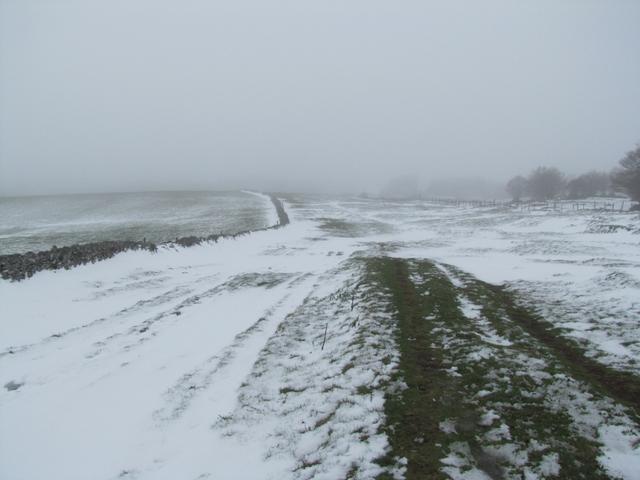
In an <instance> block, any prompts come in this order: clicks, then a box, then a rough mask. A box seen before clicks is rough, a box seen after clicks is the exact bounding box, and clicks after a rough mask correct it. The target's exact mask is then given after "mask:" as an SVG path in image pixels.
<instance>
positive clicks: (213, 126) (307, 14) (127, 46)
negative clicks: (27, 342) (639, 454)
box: [0, 0, 640, 195]
mask: <svg viewBox="0 0 640 480" xmlns="http://www.w3.org/2000/svg"><path fill="white" fill-rule="evenodd" d="M639 25H640V1H638V0H628V1H625V0H601V1H588V0H575V1H563V0H549V1H541V0H536V1H528V2H525V1H515V0H508V1H507V0H505V1H487V0H485V1H482V2H478V1H471V0H469V1H460V2H456V1H450V0H447V1H441V2H434V1H427V0H418V1H403V0H386V1H378V0H362V1H360V0H339V1H336V0H291V1H282V0H224V1H216V0H206V1H205V0H202V1H198V0H108V1H99V0H40V1H38V0H0V194H4V195H12V194H34V193H52V192H71V191H73V192H80V191H96V190H101V191H105V190H138V189H164V188H236V187H245V188H262V189H281V190H303V189H308V188H320V189H329V190H332V191H336V190H337V191H341V190H345V191H348V190H351V191H360V190H363V189H375V188H377V187H378V186H381V185H383V184H384V182H385V180H386V179H388V178H390V177H393V176H396V175H400V174H408V175H411V176H413V177H415V178H419V179H420V181H421V182H422V184H428V183H429V182H430V181H432V180H433V179H434V178H440V177H460V176H486V177H497V178H499V179H504V178H508V177H510V176H512V175H513V174H516V173H520V172H522V173H527V172H528V171H529V170H531V169H532V168H533V167H535V166H537V165H557V166H559V167H560V168H561V169H563V170H564V171H566V172H567V173H569V174H574V173H579V172H581V171H585V170H589V169H606V170H608V169H610V168H611V167H612V166H613V165H614V164H615V163H616V162H617V161H618V159H619V158H620V157H621V156H622V155H623V154H624V153H625V152H626V151H627V150H629V149H631V148H632V147H633V146H634V144H635V143H636V142H638V141H640V113H639V112H640V108H639V107H640V28H639Z"/></svg>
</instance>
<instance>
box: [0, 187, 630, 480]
mask: <svg viewBox="0 0 640 480" xmlns="http://www.w3.org/2000/svg"><path fill="white" fill-rule="evenodd" d="M286 206H287V209H288V213H289V215H290V216H291V217H292V223H291V224H290V225H288V226H287V227H285V228H281V229H277V230H269V231H262V232H255V233H253V234H250V235H246V236H243V237H239V238H237V239H225V240H221V241H219V242H218V243H211V244H203V245H199V246H195V247H191V248H181V247H170V248H169V247H167V248H161V249H160V250H159V251H158V252H157V253H150V252H145V251H135V252H127V253H123V254H120V255H117V256H116V257H114V258H112V259H110V260H106V261H103V262H99V263H96V264H91V265H85V266H81V267H78V268H75V269H72V270H68V271H56V272H40V273H38V274H36V275H35V276H34V277H32V278H30V279H28V280H25V281H23V282H8V281H0V299H1V303H0V478H2V479H7V480H39V479H43V480H44V479H47V480H51V479H60V480H75V479H78V480H80V479H82V480H86V479H92V480H100V479H171V480H176V479H185V480H189V479H193V480H195V479H219V480H226V479H230V480H231V479H233V480H235V479H251V480H259V479H265V480H266V479H278V480H280V479H326V480H330V479H345V478H354V479H371V478H416V479H417V478H425V476H424V474H425V472H427V471H430V470H429V469H431V470H433V471H434V472H435V473H434V475H436V474H437V475H436V476H432V477H429V478H454V479H458V478H459V479H486V478H489V479H491V478H514V479H515V478H518V479H519V478H527V479H534V478H627V479H634V478H640V474H638V472H640V434H639V432H640V429H639V427H638V418H637V414H636V411H635V409H636V404H634V403H633V401H627V400H626V397H624V394H620V396H618V393H620V392H618V391H617V390H615V389H614V388H609V387H610V385H609V384H608V383H606V381H605V380H603V381H600V380H602V379H601V378H596V376H595V375H594V377H593V378H592V377H591V376H589V375H590V374H589V372H587V373H585V370H584V369H581V367H580V365H577V363H578V362H576V361H575V359H574V358H570V359H567V358H565V357H563V356H562V353H561V352H560V350H559V349H558V348H556V347H557V346H556V345H549V344H547V343H546V340H545V336H544V335H542V334H540V332H538V331H534V330H532V329H530V328H529V327H527V326H526V325H524V324H523V323H522V318H521V317H522V315H517V314H516V313H517V312H516V310H513V309H516V308H521V309H526V312H530V313H531V315H533V316H535V315H539V316H540V317H541V318H544V319H545V321H547V322H548V323H549V325H550V328H560V327H562V328H561V330H558V332H559V333H558V335H561V336H562V338H566V341H567V342H575V345H576V346H577V347H576V348H578V347H579V348H580V350H579V352H580V353H581V354H583V355H584V358H586V359H588V360H589V361H591V362H594V364H595V363H596V362H597V364H598V365H603V368H609V369H616V370H612V371H619V372H622V373H624V374H628V375H631V376H633V377H632V378H636V377H635V376H636V375H637V374H638V369H639V368H640V367H638V364H636V361H639V360H640V345H639V340H640V339H639V338H637V337H636V336H637V335H638V333H637V328H636V329H635V330H632V329H631V324H632V323H633V322H634V321H635V322H636V323H637V320H638V319H639V318H640V317H639V316H638V315H637V314H638V310H637V309H638V302H639V296H638V292H639V291H640V290H639V288H638V286H639V285H640V254H639V253H638V251H640V249H638V251H636V250H634V248H635V249H637V248H638V246H639V240H640V235H638V234H637V229H640V222H638V220H637V218H636V217H633V216H631V215H629V214H627V215H622V214H620V218H618V219H616V222H617V223H616V225H618V224H619V225H622V226H623V227H624V228H623V227H620V228H618V227H611V228H609V227H608V226H607V225H608V224H607V223H606V222H605V221H604V220H601V219H600V220H598V219H597V218H593V217H587V216H580V217H571V216H566V217H558V218H556V217H553V216H549V215H546V214H542V213H541V214H540V215H534V214H531V213H526V214H524V213H523V214H517V215H516V214H513V213H511V212H495V211H490V210H488V209H487V210H482V209H475V210H471V209H469V210H464V211H463V210H461V209H458V210H456V209H453V208H449V209H445V208H442V207H435V206H430V205H428V204H417V203H410V204H387V203H383V202H374V201H360V200H358V201H356V200H332V199H311V198H303V197H300V198H295V197H289V198H288V199H287V203H286ZM625 222H626V223H625ZM603 225H604V226H603ZM572 229H573V230H572ZM589 229H591V230H589ZM634 229H636V230H634ZM611 230H613V232H611ZM571 232H574V233H575V235H574V236H575V238H574V237H571V238H567V237H566V234H567V233H569V234H570V233H571ZM616 239H617V242H618V243H617V244H616V243H615V241H614V240H616ZM610 245H614V247H611V248H610V247H609V246H610ZM615 245H617V246H615ZM532 265H534V266H537V268H536V269H535V270H534V273H529V267H530V266H532ZM581 269H587V271H588V273H589V275H588V276H585V275H584V271H585V270H581ZM482 280H484V281H486V282H490V283H484V282H483V281H482ZM491 284H500V285H502V287H501V288H504V291H503V290H500V291H499V292H498V291H497V290H495V291H494V290H493V289H492V288H493V287H492V286H491ZM503 295H504V296H503ZM512 298H513V302H514V304H516V303H517V307H516V306H513V309H511V303H509V302H511V300H510V299H512ZM528 302H529V303H528ZM408 306H410V308H409V307H408ZM507 307H508V308H507ZM523 311H524V310H523ZM514 312H516V313H514ZM518 312H519V310H518ZM581 312H582V313H584V315H582V316H581ZM585 312H587V313H585ZM585 324H588V325H585ZM528 328H529V329H528ZM574 364H575V365H574ZM416 365H421V367H420V368H419V369H417V367H416ZM630 378H631V377H630ZM425 386H428V387H429V388H431V390H429V388H424V387H425ZM623 393H624V392H623ZM425 395H430V396H428V397H427V396H425ZM461 396H463V397H461ZM427 398H428V401H429V403H426V402H425V401H423V400H425V399H427ZM425 405H433V408H428V409H425V407H424V406H425ZM462 407H464V408H462ZM415 413H421V416H420V417H419V418H418V417H411V415H413V414H415ZM417 425H419V426H420V428H422V430H420V432H418V433H417V434H416V433H415V432H413V431H411V428H415V427H416V426H417ZM410 427H411V428H410ZM585 471H589V472H591V474H592V475H591V476H588V475H587V476H584V475H585V474H584V472H585ZM565 472H566V474H565ZM569 472H571V474H570V473H569ZM563 475H564V476H563ZM567 475H569V476H567Z"/></svg>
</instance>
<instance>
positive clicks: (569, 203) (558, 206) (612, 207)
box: [424, 197, 634, 212]
mask: <svg viewBox="0 0 640 480" xmlns="http://www.w3.org/2000/svg"><path fill="white" fill-rule="evenodd" d="M424 200H426V201H427V202H431V203H435V204H438V205H451V206H456V207H480V208H510V209H517V210H519V211H521V212H524V211H532V210H554V211H559V212H564V211H566V212H568V211H583V210H589V211H602V212H626V211H629V210H630V209H631V207H632V206H633V205H634V202H632V201H630V200H628V199H622V198H606V199H594V200H591V199H588V200H548V201H543V202H540V201H533V200H526V201H519V202H516V201H510V200H461V199H455V198H443V197H429V198H425V199H424Z"/></svg>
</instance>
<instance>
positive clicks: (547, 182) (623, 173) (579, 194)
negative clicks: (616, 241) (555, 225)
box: [506, 144, 640, 202]
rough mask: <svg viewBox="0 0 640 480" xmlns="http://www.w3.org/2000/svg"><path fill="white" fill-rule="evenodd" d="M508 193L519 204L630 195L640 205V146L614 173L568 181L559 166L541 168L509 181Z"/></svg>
mask: <svg viewBox="0 0 640 480" xmlns="http://www.w3.org/2000/svg"><path fill="white" fill-rule="evenodd" d="M506 189H507V192H508V193H509V195H511V197H512V198H513V199H514V200H515V201H520V200H521V199H522V198H524V197H528V198H531V199H533V200H551V199H557V198H570V199H578V198H587V197H594V196H605V195H612V194H616V193H618V192H621V193H625V194H627V195H628V196H629V197H630V198H631V199H632V200H635V201H637V202H640V144H639V145H637V146H636V148H635V149H633V150H631V151H629V152H627V154H626V155H625V156H624V158H622V160H620V163H619V165H618V166H617V167H616V168H614V169H613V170H612V171H611V172H598V171H591V172H587V173H584V174H582V175H579V176H577V177H575V178H571V179H568V178H567V176H566V175H565V174H564V173H562V172H561V171H560V170H558V169H557V168H555V167H538V168H536V169H534V170H533V171H532V172H531V173H530V174H529V175H528V176H526V177H523V176H522V175H517V176H515V177H513V178H512V179H511V180H509V181H508V182H507V185H506Z"/></svg>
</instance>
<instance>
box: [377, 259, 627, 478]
mask: <svg viewBox="0 0 640 480" xmlns="http://www.w3.org/2000/svg"><path fill="white" fill-rule="evenodd" d="M447 269H448V268H441V267H438V266H436V265H435V264H433V263H432V262H429V261H424V260H404V259H394V258H387V257H382V258H373V259H370V260H368V276H369V278H368V281H376V282H378V283H380V284H381V285H382V286H383V287H384V288H385V289H386V290H387V291H389V293H390V294H391V298H392V302H391V304H390V305H389V306H388V310H389V313H391V314H392V315H394V316H395V318H396V324H397V330H396V343H397V346H398V349H399V351H400V365H399V368H398V377H397V379H396V380H399V381H403V382H404V383H405V384H406V386H407V388H406V389H404V390H403V391H401V392H398V391H393V390H392V391H391V392H390V393H389V394H388V396H387V399H386V406H385V411H386V415H387V425H386V427H385V428H386V433H387V435H388V437H389V441H390V443H391V451H390V452H389V454H388V455H387V456H386V457H385V458H382V459H380V463H381V464H382V465H385V464H387V463H391V462H392V461H393V460H394V459H397V458H398V457H404V458H406V459H407V471H406V478H407V479H409V480H411V479H439V478H451V476H453V477H456V476H458V475H460V474H461V473H462V472H465V471H467V470H469V469H472V470H475V471H476V472H477V474H478V475H480V476H483V475H484V476H485V477H489V478H492V479H496V480H498V479H502V478H520V477H519V476H521V475H522V474H523V472H524V473H526V474H527V475H533V476H535V478H546V477H547V476H549V473H548V472H551V473H553V469H552V470H549V466H550V465H552V466H553V468H557V470H558V472H562V473H561V474H560V477H561V478H576V479H578V478H582V479H607V478H612V477H611V475H610V474H608V473H607V472H606V471H605V470H604V469H603V466H602V465H601V464H600V463H599V461H598V460H597V459H598V458H599V456H600V455H601V450H600V448H601V443H600V440H599V433H598V432H599V428H600V427H601V426H602V425H604V424H608V423H609V422H610V421H613V420H611V419H612V418H614V417H616V416H617V418H618V419H619V421H620V422H623V423H626V424H627V425H629V426H630V428H636V427H637V425H638V419H637V416H636V415H635V413H634V411H633V408H636V407H637V405H638V397H635V398H634V392H636V391H637V390H636V389H637V388H638V387H637V381H638V380H637V379H636V378H626V375H625V374H619V373H618V372H615V371H612V370H611V369H609V368H607V367H604V366H602V365H599V364H597V363H596V362H595V361H593V360H590V359H588V358H586V357H585V356H584V355H583V354H582V352H581V351H580V350H579V348H578V347H576V346H574V345H571V343H570V341H569V340H566V339H563V338H561V337H560V336H559V335H558V334H557V332H554V331H553V330H552V329H551V328H550V325H548V324H546V322H544V320H543V319H540V318H537V317H536V316H535V315H534V314H532V313H531V312H529V311H527V310H526V309H524V308H522V307H519V306H518V305H517V304H516V302H515V300H514V298H513V295H512V294H511V293H510V292H508V291H505V290H504V289H502V288H500V287H495V286H492V285H489V284H486V283H484V282H480V281H478V280H476V279H475V278H473V277H470V276H469V275H465V274H463V273H462V272H458V273H457V274H456V275H455V277H452V275H451V274H450V272H445V271H446V270H447ZM451 270H453V271H454V272H457V271H456V270H455V269H453V268H451ZM617 402H619V403H622V405H626V406H627V407H632V408H631V409H629V408H627V409H625V410H624V411H623V410H621V407H620V405H619V403H617ZM616 421H618V420H616ZM535 445H543V446H544V447H543V448H537V447H535ZM545 472H547V473H545ZM514 476H515V477H514ZM551 476H555V475H551ZM381 478H386V477H384V476H383V477H381Z"/></svg>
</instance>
